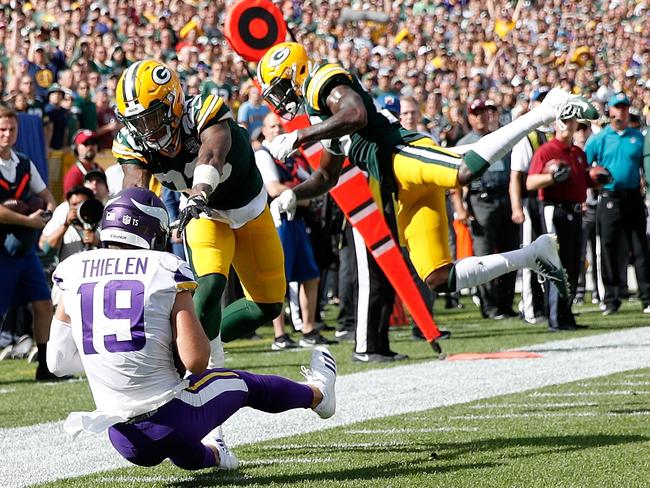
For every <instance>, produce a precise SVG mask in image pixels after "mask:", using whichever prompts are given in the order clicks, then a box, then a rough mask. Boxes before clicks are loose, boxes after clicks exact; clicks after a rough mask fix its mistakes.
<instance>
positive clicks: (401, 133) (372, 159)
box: [302, 64, 424, 191]
mask: <svg viewBox="0 0 650 488" xmlns="http://www.w3.org/2000/svg"><path fill="white" fill-rule="evenodd" d="M339 85H347V86H349V87H350V88H352V89H353V90H354V91H355V92H356V93H357V94H358V95H359V96H360V97H361V100H363V104H364V106H365V108H366V113H367V114H368V124H367V125H366V126H365V127H364V128H363V129H360V130H358V131H357V132H354V133H352V134H350V135H349V136H344V137H341V138H339V139H336V140H323V141H321V143H322V144H323V146H324V147H325V150H326V151H328V152H329V153H331V154H338V155H345V156H347V157H348V158H349V159H350V162H352V163H354V164H356V165H357V166H359V167H360V168H361V169H363V170H365V171H368V173H370V175H371V176H373V177H374V178H376V179H377V180H379V181H380V182H382V183H384V184H385V185H386V186H387V187H388V188H389V189H391V190H392V191H395V190H396V185H395V181H394V177H393V169H392V156H393V153H394V152H395V147H396V146H398V145H400V144H405V143H407V142H410V141H414V140H417V139H421V138H422V137H424V136H423V135H422V134H418V133H417V132H412V131H408V130H406V129H404V128H403V127H402V126H401V125H400V124H399V123H398V121H397V119H396V118H395V117H393V116H392V115H391V114H390V112H388V111H387V110H381V111H378V110H377V107H376V106H375V104H374V102H373V99H372V97H371V96H370V94H368V92H366V91H365V90H364V88H363V87H362V86H361V83H359V81H358V80H357V79H356V78H355V77H354V76H352V75H351V74H350V72H348V71H347V70H346V69H345V68H343V67H342V66H340V65H338V64H324V65H321V66H316V67H315V68H314V69H313V70H312V71H311V72H310V73H309V76H308V77H307V79H305V83H304V85H303V90H302V92H303V94H304V99H305V108H306V111H307V115H308V116H309V120H310V121H311V123H312V124H316V123H318V122H322V121H324V120H326V119H328V118H329V117H331V116H332V115H333V114H332V111H331V110H330V109H329V107H328V106H327V103H326V100H327V97H328V96H329V94H330V92H331V91H332V89H333V88H334V87H336V86H339Z"/></svg>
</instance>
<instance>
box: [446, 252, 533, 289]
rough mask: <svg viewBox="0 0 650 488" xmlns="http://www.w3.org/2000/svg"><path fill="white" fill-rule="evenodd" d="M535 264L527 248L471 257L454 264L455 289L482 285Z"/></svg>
mask: <svg viewBox="0 0 650 488" xmlns="http://www.w3.org/2000/svg"><path fill="white" fill-rule="evenodd" d="M534 263H535V255H534V254H533V253H532V252H530V250H529V248H528V247H524V248H522V249H516V250H515V251H509V252H504V253H501V254H490V255H488V256H471V257H469V258H465V259H461V260H460V261H457V262H456V263H455V264H454V271H455V273H456V289H455V290H454V291H460V290H462V289H463V288H471V287H472V286H478V285H482V284H483V283H487V282H488V281H491V280H493V279H495V278H498V277H499V276H501V275H504V274H506V273H510V272H511V271H516V270H518V269H522V268H529V267H531V266H532V265H533V264H534Z"/></svg>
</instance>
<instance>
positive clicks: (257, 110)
mask: <svg viewBox="0 0 650 488" xmlns="http://www.w3.org/2000/svg"><path fill="white" fill-rule="evenodd" d="M247 94H248V97H247V100H246V101H245V102H244V103H242V104H241V105H240V106H239V111H238V112H237V122H239V123H240V124H241V125H243V126H244V127H246V129H248V132H249V134H252V133H253V132H255V129H257V128H258V127H262V124H263V123H264V117H266V115H267V114H268V113H269V111H270V110H269V106H268V105H267V104H266V103H264V104H263V103H262V96H261V95H260V92H259V90H258V89H257V87H255V86H254V85H253V84H251V85H249V87H248V90H247Z"/></svg>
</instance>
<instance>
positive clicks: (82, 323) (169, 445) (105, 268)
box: [47, 188, 336, 469]
mask: <svg viewBox="0 0 650 488" xmlns="http://www.w3.org/2000/svg"><path fill="white" fill-rule="evenodd" d="M168 226H169V217H168V215H167V212H166V211H165V207H164V205H163V203H162V202H161V201H160V199H159V198H158V197H157V196H156V195H155V194H154V193H152V192H150V191H149V190H146V189H144V188H128V189H126V190H123V191H122V192H121V193H120V194H119V195H118V196H117V197H116V198H115V199H113V200H111V201H109V202H108V204H107V205H106V208H105V209H104V215H103V219H102V223H101V233H100V235H101V239H102V242H103V245H104V246H105V248H103V249H96V250H93V251H86V252H82V253H79V254H75V255H73V256H71V257H69V258H68V259H66V260H65V261H63V262H62V263H61V264H59V266H58V267H57V269H56V271H55V272H54V282H55V284H56V286H58V287H59V288H60V289H61V291H62V294H63V298H62V299H61V301H60V302H59V305H58V307H57V310H56V314H55V316H54V318H53V320H52V328H51V332H50V341H49V343H48V350H47V365H48V368H49V369H50V370H51V371H52V372H53V373H54V374H56V375H65V374H71V373H77V372H81V371H84V370H85V372H86V375H87V377H88V383H89V385H90V389H91V391H92V394H93V398H94V400H95V405H96V410H95V411H94V412H73V413H71V414H70V415H69V416H68V418H67V420H66V422H65V425H64V427H65V429H66V431H68V432H69V433H70V434H72V435H77V434H78V433H79V432H81V431H82V430H86V431H90V432H96V433H99V432H103V431H104V430H106V429H108V434H109V439H110V441H111V443H112V444H113V446H114V447H115V449H116V450H117V451H118V452H119V453H120V454H121V455H122V456H123V457H124V458H126V459H127V460H129V461H130V462H132V463H134V464H137V465H140V466H154V465H157V464H159V463H161V462H162V461H163V460H164V459H166V458H169V459H170V460H171V461H172V462H173V463H174V464H175V465H177V466H179V467H181V468H184V469H202V468H207V467H211V466H215V467H218V468H221V469H235V468H236V467H237V466H238V460H237V458H236V457H235V456H234V455H233V454H232V453H231V452H230V451H229V450H228V448H227V447H226V446H225V444H223V442H222V441H221V439H220V438H218V437H214V436H212V435H210V432H211V431H212V430H213V429H214V428H215V427H217V426H219V425H221V424H222V423H223V422H224V421H225V420H226V419H228V417H230V416H231V415H232V414H233V413H235V412H236V411H237V410H239V409H240V408H242V407H244V406H249V407H252V408H255V409H258V410H262V411H265V412H271V413H275V412H282V411H286V410H289V409H292V408H312V409H313V410H314V411H315V412H316V413H317V414H318V415H319V416H320V417H322V418H328V417H331V416H332V415H333V414H334V411H335V408H336V399H335V392H334V383H335V380H336V363H335V361H334V359H333V358H332V356H331V355H330V353H329V351H328V350H327V349H326V348H325V347H322V346H321V347H318V348H316V349H314V351H313V353H312V359H311V368H310V369H308V370H305V371H304V374H305V377H306V378H307V382H306V383H304V384H302V383H296V382H294V381H291V380H289V379H286V378H282V377H279V376H261V375H256V374H252V373H248V372H246V371H235V370H227V369H221V368H219V369H207V370H206V369H205V368H206V366H207V364H208V357H209V355H210V343H209V341H208V338H207V336H206V335H205V332H204V331H203V328H202V327H201V324H200V322H199V320H198V318H197V316H196V313H195V311H194V305H193V303H192V296H191V292H192V290H194V289H195V288H196V286H197V283H196V281H195V279H194V275H193V273H192V271H191V270H190V268H189V266H188V265H187V263H185V262H184V261H182V260H180V259H179V258H177V257H176V256H174V255H173V254H170V253H166V252H163V251H162V250H163V249H164V246H165V243H166V239H167V233H168ZM179 370H180V371H179ZM185 371H187V372H188V374H187V375H185V377H183V374H184V373H185ZM206 436H207V437H206Z"/></svg>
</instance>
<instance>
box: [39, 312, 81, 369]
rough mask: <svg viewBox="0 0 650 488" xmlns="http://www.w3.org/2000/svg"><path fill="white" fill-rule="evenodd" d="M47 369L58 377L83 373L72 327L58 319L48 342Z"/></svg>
mask: <svg viewBox="0 0 650 488" xmlns="http://www.w3.org/2000/svg"><path fill="white" fill-rule="evenodd" d="M46 359H47V369H49V370H50V371H51V372H52V373H54V374H55V375H56V376H64V375H66V374H74V373H82V372H83V370H84V367H83V364H82V363H81V356H80V355H79V350H78V349H77V345H76V344H75V342H74V339H73V337H72V327H70V324H66V323H65V322H62V321H61V320H59V319H57V318H56V317H54V318H52V324H51V325H50V339H49V340H48V342H47V358H46Z"/></svg>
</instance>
